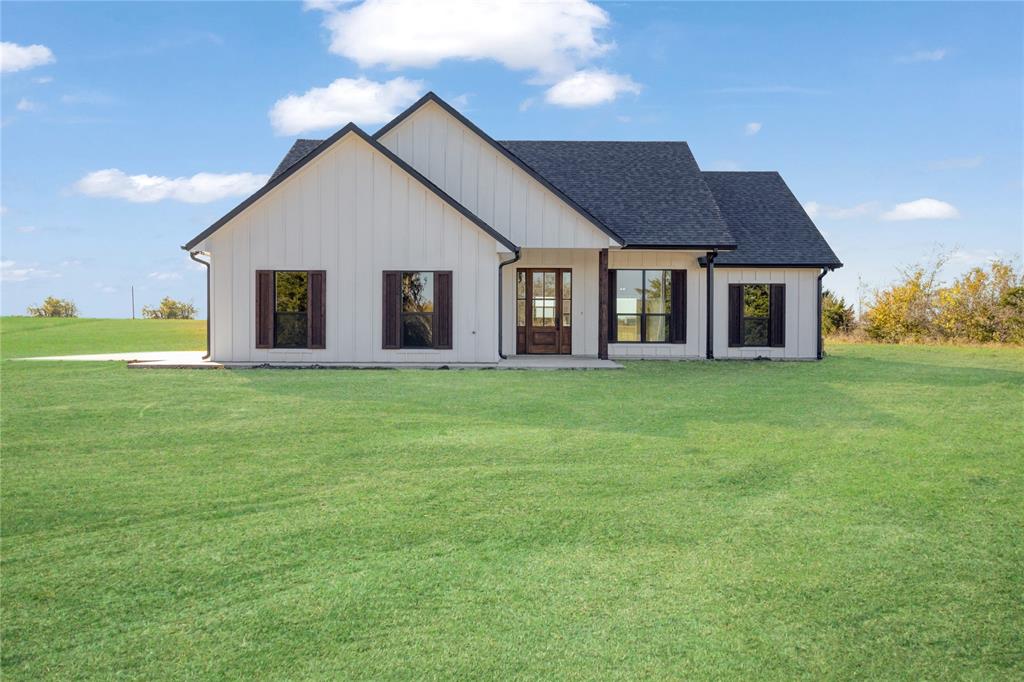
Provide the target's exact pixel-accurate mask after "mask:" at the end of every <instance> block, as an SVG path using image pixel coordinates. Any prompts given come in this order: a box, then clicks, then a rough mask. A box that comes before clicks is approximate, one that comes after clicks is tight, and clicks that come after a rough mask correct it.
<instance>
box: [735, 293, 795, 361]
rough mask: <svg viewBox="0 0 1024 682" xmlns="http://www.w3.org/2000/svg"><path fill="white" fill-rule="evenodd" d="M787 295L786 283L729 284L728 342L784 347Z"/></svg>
mask: <svg viewBox="0 0 1024 682" xmlns="http://www.w3.org/2000/svg"><path fill="white" fill-rule="evenodd" d="M785 298H786V285H784V284H730V285H729V345H730V346H732V347H744V346H748V347H772V348H781V347H783V346H785V345H786V338H785V327H786V315H785Z"/></svg>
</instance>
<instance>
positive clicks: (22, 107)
mask: <svg viewBox="0 0 1024 682" xmlns="http://www.w3.org/2000/svg"><path fill="white" fill-rule="evenodd" d="M15 108H16V109H17V110H18V111H36V110H38V109H39V104H38V103H36V102H33V101H32V100H30V99H29V98H27V97H22V98H21V99H19V100H18V104H17V106H16V107H15Z"/></svg>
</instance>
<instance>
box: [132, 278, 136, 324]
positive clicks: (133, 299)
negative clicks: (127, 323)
mask: <svg viewBox="0 0 1024 682" xmlns="http://www.w3.org/2000/svg"><path fill="white" fill-rule="evenodd" d="M132 319H133V320H134V319H135V285H134V284H133V285H132Z"/></svg>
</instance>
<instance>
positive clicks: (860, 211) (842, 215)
mask: <svg viewBox="0 0 1024 682" xmlns="http://www.w3.org/2000/svg"><path fill="white" fill-rule="evenodd" d="M876 206H877V204H876V203H875V202H873V201H869V202H865V203H863V204H857V205H855V206H845V207H844V206H829V205H828V204H822V203H819V202H817V201H808V202H807V203H806V204H804V210H805V211H806V212H807V215H809V216H810V217H811V218H812V219H813V218H828V219H830V220H847V219H849V218H858V217H860V216H864V215H868V214H870V213H871V212H873V211H874V210H875V207H876Z"/></svg>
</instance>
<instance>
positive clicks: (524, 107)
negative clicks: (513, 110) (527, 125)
mask: <svg viewBox="0 0 1024 682" xmlns="http://www.w3.org/2000/svg"><path fill="white" fill-rule="evenodd" d="M536 103H537V99H536V98H535V97H527V98H526V99H524V100H523V101H522V102H520V103H519V111H529V110H530V109H532V108H533V105H534V104H536Z"/></svg>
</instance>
